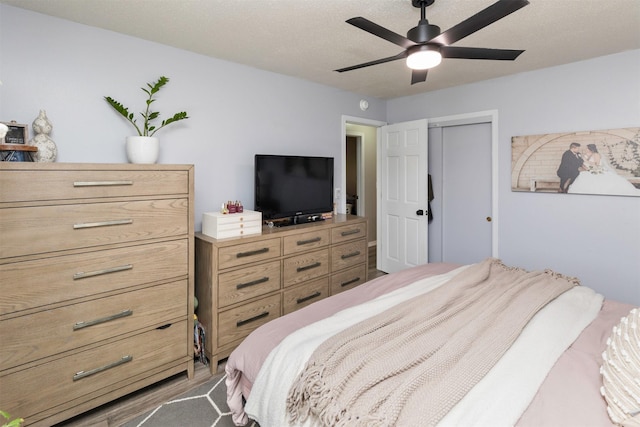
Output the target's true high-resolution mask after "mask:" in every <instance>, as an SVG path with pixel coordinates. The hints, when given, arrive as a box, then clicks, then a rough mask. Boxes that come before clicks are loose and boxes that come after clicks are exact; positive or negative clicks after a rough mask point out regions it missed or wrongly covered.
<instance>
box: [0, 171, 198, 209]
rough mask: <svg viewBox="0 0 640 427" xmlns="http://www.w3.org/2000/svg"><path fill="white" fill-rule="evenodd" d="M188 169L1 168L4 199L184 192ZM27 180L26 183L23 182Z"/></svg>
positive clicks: (26, 199)
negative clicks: (50, 169)
mask: <svg viewBox="0 0 640 427" xmlns="http://www.w3.org/2000/svg"><path fill="white" fill-rule="evenodd" d="M188 182H189V180H188V172H187V171H177V170H176V171H159V170H155V171H154V170H135V171H133V170H132V171H127V170H92V171H91V170H55V171H48V170H41V169H37V170H19V171H18V170H12V171H0V200H2V201H3V202H22V201H29V202H33V201H47V200H63V199H85V198H102V197H124V196H154V195H164V194H187V193H188V192H189V188H188ZM25 183H28V185H25Z"/></svg>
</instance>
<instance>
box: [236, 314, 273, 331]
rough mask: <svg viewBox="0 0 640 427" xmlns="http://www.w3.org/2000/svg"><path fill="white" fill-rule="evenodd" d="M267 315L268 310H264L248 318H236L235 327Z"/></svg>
mask: <svg viewBox="0 0 640 427" xmlns="http://www.w3.org/2000/svg"><path fill="white" fill-rule="evenodd" d="M268 315H269V312H268V311H264V312H262V313H260V314H258V315H257V316H253V317H250V318H248V319H245V320H238V321H237V322H236V326H237V327H240V326H244V325H246V324H248V323H251V322H255V321H256V320H260V319H263V318H265V317H267V316H268Z"/></svg>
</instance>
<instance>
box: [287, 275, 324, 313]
mask: <svg viewBox="0 0 640 427" xmlns="http://www.w3.org/2000/svg"><path fill="white" fill-rule="evenodd" d="M328 296H329V278H328V277H325V278H323V279H319V280H314V281H312V282H308V283H305V284H303V285H300V286H296V287H294V288H291V289H288V290H286V291H285V292H284V294H283V304H284V306H283V309H284V313H283V314H289V313H291V312H293V311H296V310H299V309H301V308H302V307H306V306H308V305H309V304H313V303H314V302H316V301H320V300H321V299H323V298H326V297H328Z"/></svg>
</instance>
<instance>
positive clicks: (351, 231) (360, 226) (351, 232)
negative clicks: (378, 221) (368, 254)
mask: <svg viewBox="0 0 640 427" xmlns="http://www.w3.org/2000/svg"><path fill="white" fill-rule="evenodd" d="M366 235H367V223H366V222H359V223H357V224H349V225H343V226H340V227H335V228H333V229H332V230H331V243H333V244H336V243H341V242H346V241H348V240H353V239H359V238H361V237H364V236H366Z"/></svg>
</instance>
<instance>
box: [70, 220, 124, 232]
mask: <svg viewBox="0 0 640 427" xmlns="http://www.w3.org/2000/svg"><path fill="white" fill-rule="evenodd" d="M125 224H133V220H132V219H115V220H113V221H100V222H83V223H80V224H73V229H74V230H78V229H80V228H95V227H108V226H110V225H125Z"/></svg>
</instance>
